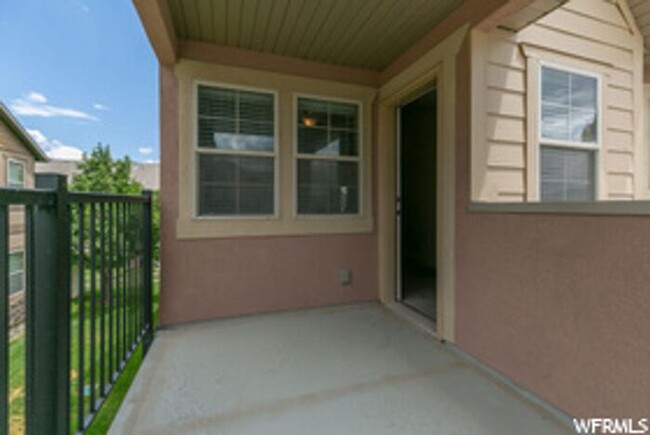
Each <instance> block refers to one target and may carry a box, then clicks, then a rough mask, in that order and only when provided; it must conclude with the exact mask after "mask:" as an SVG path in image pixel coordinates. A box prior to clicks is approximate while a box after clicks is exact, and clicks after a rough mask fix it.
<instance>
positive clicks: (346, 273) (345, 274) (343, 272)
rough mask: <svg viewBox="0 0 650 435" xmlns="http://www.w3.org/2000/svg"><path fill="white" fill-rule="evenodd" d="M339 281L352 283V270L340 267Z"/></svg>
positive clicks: (344, 283)
mask: <svg viewBox="0 0 650 435" xmlns="http://www.w3.org/2000/svg"><path fill="white" fill-rule="evenodd" d="M339 282H340V283H341V284H343V285H350V284H351V283H352V271H351V270H350V269H339Z"/></svg>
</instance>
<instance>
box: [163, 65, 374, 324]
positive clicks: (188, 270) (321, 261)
mask: <svg viewBox="0 0 650 435" xmlns="http://www.w3.org/2000/svg"><path fill="white" fill-rule="evenodd" d="M160 92H161V96H160V97H161V104H160V107H161V119H160V122H161V152H162V154H161V298H160V301H161V302H160V304H161V305H160V323H161V325H163V326H164V325H171V324H176V323H183V322H191V321H197V320H206V319H213V318H218V317H225V316H237V315H244V314H253V313H260V312H269V311H278V310H288V309H298V308H307V307H317V306H324V305H331V304H342V303H351V302H356V301H368V300H375V299H377V240H376V234H375V233H374V232H373V233H366V234H350V235H331V234H322V235H304V236H282V237H273V236H254V237H237V238H203V239H202V238H193V239H179V238H178V237H177V235H176V222H177V218H178V203H179V198H178V195H179V193H178V192H179V189H178V183H179V180H178V178H179V176H178V161H179V155H178V151H179V125H178V119H179V116H178V115H179V107H178V101H179V100H178V83H177V78H176V76H175V73H174V71H173V70H172V69H169V68H167V67H161V70H160ZM343 268H345V269H350V270H351V271H352V283H351V284H349V285H341V284H340V283H339V270H340V269H343Z"/></svg>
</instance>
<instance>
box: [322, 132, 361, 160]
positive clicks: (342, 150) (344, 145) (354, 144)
mask: <svg viewBox="0 0 650 435" xmlns="http://www.w3.org/2000/svg"><path fill="white" fill-rule="evenodd" d="M328 148H329V149H331V150H332V154H335V155H338V156H358V155H359V140H358V137H357V134H356V133H354V132H352V131H345V130H341V131H336V130H334V131H332V132H331V133H330V144H329V147H328Z"/></svg>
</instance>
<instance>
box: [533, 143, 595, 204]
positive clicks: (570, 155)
mask: <svg viewBox="0 0 650 435" xmlns="http://www.w3.org/2000/svg"><path fill="white" fill-rule="evenodd" d="M540 168H541V198H542V201H592V200H593V199H594V198H595V182H594V180H595V178H594V151H585V150H575V149H570V148H558V147H549V146H542V147H541V164H540Z"/></svg>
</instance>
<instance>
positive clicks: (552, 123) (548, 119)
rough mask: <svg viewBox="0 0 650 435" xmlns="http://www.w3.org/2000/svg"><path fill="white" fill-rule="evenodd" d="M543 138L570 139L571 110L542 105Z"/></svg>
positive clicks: (552, 105)
mask: <svg viewBox="0 0 650 435" xmlns="http://www.w3.org/2000/svg"><path fill="white" fill-rule="evenodd" d="M542 137H543V138H545V139H557V140H568V139H569V108H568V107H564V106H557V105H554V104H546V103H542Z"/></svg>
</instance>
